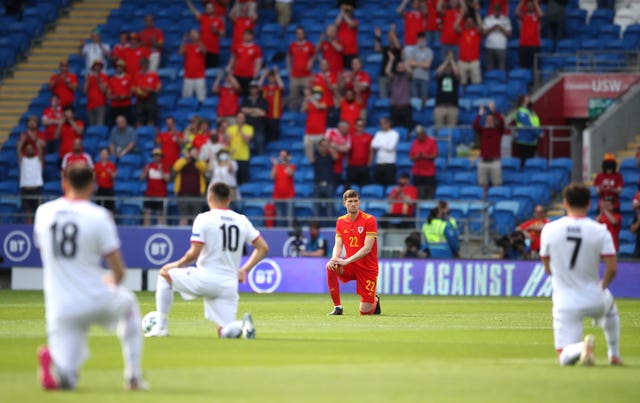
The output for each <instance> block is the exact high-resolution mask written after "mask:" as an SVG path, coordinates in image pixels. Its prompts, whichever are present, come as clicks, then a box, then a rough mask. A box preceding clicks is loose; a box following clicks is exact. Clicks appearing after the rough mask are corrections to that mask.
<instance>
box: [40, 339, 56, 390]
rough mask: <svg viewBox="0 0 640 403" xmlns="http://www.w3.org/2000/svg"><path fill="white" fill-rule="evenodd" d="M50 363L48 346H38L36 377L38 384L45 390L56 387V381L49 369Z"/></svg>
mask: <svg viewBox="0 0 640 403" xmlns="http://www.w3.org/2000/svg"><path fill="white" fill-rule="evenodd" d="M52 364H53V362H52V359H51V354H50V353H49V348H47V346H40V347H38V378H39V380H40V385H42V388H43V389H45V390H55V389H58V381H57V380H56V378H55V376H54V375H53V372H52V370H51V369H52V368H51V366H52Z"/></svg>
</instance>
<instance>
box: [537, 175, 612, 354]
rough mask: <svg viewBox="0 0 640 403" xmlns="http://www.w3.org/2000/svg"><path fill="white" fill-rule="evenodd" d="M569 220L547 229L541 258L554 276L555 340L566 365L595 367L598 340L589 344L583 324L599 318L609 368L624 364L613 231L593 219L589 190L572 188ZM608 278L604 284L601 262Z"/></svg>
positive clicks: (566, 191) (568, 189) (567, 195)
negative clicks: (613, 285) (614, 283)
mask: <svg viewBox="0 0 640 403" xmlns="http://www.w3.org/2000/svg"><path fill="white" fill-rule="evenodd" d="M563 197H564V206H565V209H566V210H567V215H566V216H565V217H562V218H560V219H558V220H556V221H552V222H550V223H548V224H546V225H545V226H544V227H543V228H542V234H541V236H540V257H541V258H542V262H543V264H544V267H545V271H546V272H547V273H548V274H550V275H551V282H552V287H553V296H552V300H553V334H554V341H555V348H556V352H557V353H558V360H559V362H560V365H572V364H575V363H576V362H580V363H581V364H583V365H594V364H595V359H594V342H595V338H594V336H593V335H590V334H589V335H587V336H586V337H585V338H584V340H583V341H581V340H582V332H583V320H584V318H593V320H594V323H595V324H596V325H598V326H601V327H602V328H603V329H604V335H605V339H606V341H607V349H608V358H609V364H611V365H622V361H621V360H620V346H619V340H620V318H619V316H618V308H617V307H616V304H615V302H614V300H613V296H612V295H611V292H610V291H609V289H608V287H609V284H611V281H612V280H613V278H614V277H615V274H616V270H617V264H616V250H615V248H614V246H613V240H612V238H611V234H610V233H609V231H608V230H607V228H606V227H605V226H604V225H602V224H599V223H597V222H595V221H594V220H592V219H590V218H588V217H587V211H588V209H589V204H590V199H591V196H590V192H589V188H587V187H586V186H584V185H582V184H577V183H572V184H570V185H568V186H567V187H565V189H564V190H563ZM601 259H602V260H603V261H604V264H605V272H604V274H603V277H602V279H600V278H599V265H600V260H601Z"/></svg>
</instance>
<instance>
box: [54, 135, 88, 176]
mask: <svg viewBox="0 0 640 403" xmlns="http://www.w3.org/2000/svg"><path fill="white" fill-rule="evenodd" d="M79 162H81V163H84V164H86V165H89V167H91V168H93V159H92V158H91V156H90V155H89V154H87V153H85V152H84V149H83V147H82V139H81V138H76V139H75V140H73V148H72V149H71V151H69V152H68V153H66V154H65V155H64V157H62V164H61V166H60V168H61V169H62V170H63V171H64V170H65V169H67V167H68V166H69V165H73V164H76V163H79Z"/></svg>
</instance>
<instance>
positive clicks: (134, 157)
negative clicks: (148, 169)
mask: <svg viewBox="0 0 640 403" xmlns="http://www.w3.org/2000/svg"><path fill="white" fill-rule="evenodd" d="M123 166H128V167H131V168H132V169H135V168H140V167H141V166H142V157H141V156H140V155H139V154H133V153H129V154H125V155H123V156H122V158H120V160H119V161H118V168H120V167H123Z"/></svg>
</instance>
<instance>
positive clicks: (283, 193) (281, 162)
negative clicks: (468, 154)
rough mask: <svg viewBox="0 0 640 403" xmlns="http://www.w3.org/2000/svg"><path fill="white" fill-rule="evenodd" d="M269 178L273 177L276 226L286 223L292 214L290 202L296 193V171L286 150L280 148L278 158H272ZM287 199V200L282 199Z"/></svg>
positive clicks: (282, 225)
mask: <svg viewBox="0 0 640 403" xmlns="http://www.w3.org/2000/svg"><path fill="white" fill-rule="evenodd" d="M271 163H272V164H273V165H272V167H271V179H273V196H272V197H273V200H274V204H275V206H276V214H277V216H278V224H277V225H278V226H280V227H284V226H287V225H288V218H289V217H290V216H292V215H293V208H292V204H291V202H290V200H291V199H293V198H294V197H295V195H296V190H295V185H294V181H293V175H294V174H295V172H296V166H295V164H293V163H291V155H290V154H289V151H287V150H280V152H279V153H278V158H277V159H276V158H272V159H271ZM283 200H288V201H283Z"/></svg>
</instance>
